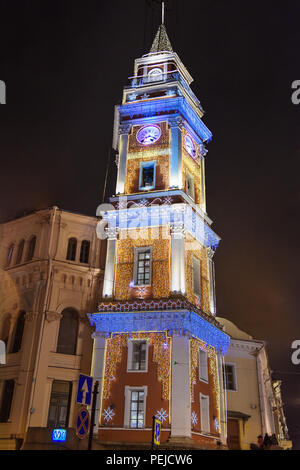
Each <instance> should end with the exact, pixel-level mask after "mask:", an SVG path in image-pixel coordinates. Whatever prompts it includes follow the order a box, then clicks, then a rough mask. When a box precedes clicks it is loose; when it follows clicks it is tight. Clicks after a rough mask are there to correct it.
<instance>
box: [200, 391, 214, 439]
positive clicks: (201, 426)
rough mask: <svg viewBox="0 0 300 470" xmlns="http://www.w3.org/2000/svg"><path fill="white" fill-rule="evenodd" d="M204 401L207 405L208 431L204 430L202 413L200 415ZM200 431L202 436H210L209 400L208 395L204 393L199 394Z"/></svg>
mask: <svg viewBox="0 0 300 470" xmlns="http://www.w3.org/2000/svg"><path fill="white" fill-rule="evenodd" d="M202 400H205V401H206V403H207V410H208V413H207V423H206V424H207V425H208V430H206V429H205V423H204V422H203V421H204V420H203V413H202V403H203V401H202ZM200 430H201V432H202V433H203V434H211V424H210V400H209V395H205V394H204V393H200Z"/></svg>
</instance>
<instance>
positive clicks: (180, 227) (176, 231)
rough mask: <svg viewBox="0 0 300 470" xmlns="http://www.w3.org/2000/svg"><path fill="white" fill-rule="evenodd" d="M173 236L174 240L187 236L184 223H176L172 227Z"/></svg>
mask: <svg viewBox="0 0 300 470" xmlns="http://www.w3.org/2000/svg"><path fill="white" fill-rule="evenodd" d="M170 229H171V235H172V237H174V238H182V237H184V235H185V228H184V223H183V222H175V223H173V224H171V225H170Z"/></svg>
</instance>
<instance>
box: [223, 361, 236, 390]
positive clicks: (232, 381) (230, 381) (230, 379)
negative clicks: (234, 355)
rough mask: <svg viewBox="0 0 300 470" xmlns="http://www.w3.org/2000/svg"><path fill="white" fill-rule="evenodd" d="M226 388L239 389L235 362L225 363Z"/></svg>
mask: <svg viewBox="0 0 300 470" xmlns="http://www.w3.org/2000/svg"><path fill="white" fill-rule="evenodd" d="M225 383H226V390H232V391H237V383H236V373H235V365H234V364H225Z"/></svg>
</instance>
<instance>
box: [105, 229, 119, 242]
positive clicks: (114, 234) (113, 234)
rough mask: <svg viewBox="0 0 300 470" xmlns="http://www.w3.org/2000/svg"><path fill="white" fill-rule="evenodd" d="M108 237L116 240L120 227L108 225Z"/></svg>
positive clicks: (106, 230) (106, 231)
mask: <svg viewBox="0 0 300 470" xmlns="http://www.w3.org/2000/svg"><path fill="white" fill-rule="evenodd" d="M105 233H106V238H107V239H108V240H116V239H117V236H118V228H117V227H106V228H105Z"/></svg>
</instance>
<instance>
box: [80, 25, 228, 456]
mask: <svg viewBox="0 0 300 470" xmlns="http://www.w3.org/2000/svg"><path fill="white" fill-rule="evenodd" d="M191 82H192V77H191V76H190V74H189V72H188V71H187V69H186V68H185V66H184V65H183V63H182V62H181V60H180V59H179V57H178V55H177V54H176V53H175V52H173V50H172V46H171V43H170V40H169V38H168V36H167V32H166V29H165V26H164V25H163V24H162V25H160V26H159V28H158V31H157V34H156V36H155V39H154V41H153V44H152V47H151V50H150V52H149V53H148V54H146V55H144V56H142V57H141V58H139V59H136V60H135V64H134V76H133V77H131V78H130V84H129V85H128V86H126V87H125V88H124V90H123V99H122V104H121V105H120V106H116V108H115V121H114V137H113V146H114V148H115V150H116V151H117V165H118V176H117V184H116V195H115V196H113V197H112V198H110V204H111V207H110V208H109V209H108V210H106V211H105V212H103V213H102V222H101V223H100V224H99V230H100V231H101V229H102V228H103V227H104V225H106V228H105V231H106V235H107V256H106V268H105V278H104V287H103V294H102V297H103V298H102V301H101V303H100V305H99V308H98V313H93V314H89V318H90V321H91V324H92V325H94V326H95V330H96V331H95V334H94V354H93V364H92V371H91V373H92V375H93V376H94V378H95V379H98V380H99V381H100V384H101V387H100V388H101V396H100V397H99V400H98V404H97V416H98V418H97V423H98V425H97V427H98V433H99V439H100V440H101V442H103V443H105V442H114V443H125V442H126V443H136V442H140V443H147V442H148V443H150V442H151V425H152V416H153V415H157V416H158V417H159V418H160V419H161V420H162V437H161V440H162V442H163V443H166V445H168V444H167V443H170V444H171V443H173V445H174V444H175V443H176V442H180V443H183V442H185V445H186V446H187V447H188V446H189V445H198V446H200V447H204V448H205V447H208V448H211V447H214V446H216V445H217V441H219V442H220V441H221V442H222V443H225V441H226V437H225V435H226V429H225V421H226V420H225V405H224V397H223V382H222V356H223V355H224V354H225V352H226V350H227V348H228V346H229V337H228V336H227V335H226V334H225V333H224V331H223V329H222V326H221V325H220V324H219V323H218V322H217V321H216V319H215V314H216V307H215V290H214V269H213V259H212V258H213V254H214V252H215V250H216V248H217V246H218V243H219V240H220V239H219V237H218V236H217V235H216V234H215V233H214V232H213V230H212V229H211V223H212V222H211V220H210V219H209V217H208V216H207V213H206V201H205V167H204V160H205V155H206V153H207V150H206V147H205V144H206V143H207V142H209V141H210V140H211V138H212V134H211V132H210V131H209V129H208V128H207V127H206V126H205V125H204V123H203V122H202V117H203V109H202V107H201V105H200V102H199V101H198V99H197V98H196V96H195V95H194V93H193V92H192V90H191V88H190V84H191Z"/></svg>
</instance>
